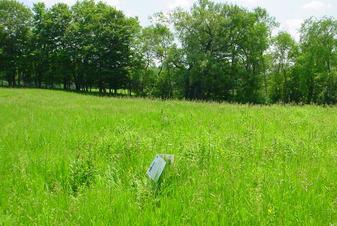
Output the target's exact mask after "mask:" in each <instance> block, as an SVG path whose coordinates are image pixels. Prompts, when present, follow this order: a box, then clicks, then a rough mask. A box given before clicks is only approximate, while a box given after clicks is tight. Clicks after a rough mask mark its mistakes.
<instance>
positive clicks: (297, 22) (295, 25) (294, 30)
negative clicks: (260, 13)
mask: <svg viewBox="0 0 337 226" xmlns="http://www.w3.org/2000/svg"><path fill="white" fill-rule="evenodd" d="M303 22H304V19H298V18H296V19H289V20H286V21H285V23H284V24H282V26H281V30H285V31H287V32H289V33H290V34H291V35H292V36H293V37H294V38H295V39H296V40H297V41H298V40H299V39H300V28H301V26H302V23H303Z"/></svg>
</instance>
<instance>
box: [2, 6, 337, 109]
mask: <svg viewBox="0 0 337 226" xmlns="http://www.w3.org/2000/svg"><path fill="white" fill-rule="evenodd" d="M278 26H279V25H278V23H277V21H275V19H274V18H273V17H272V16H270V15H269V14H268V12H267V11H266V10H264V9H262V8H256V9H254V10H248V9H245V8H242V7H239V6H236V5H230V4H225V3H214V2H212V1H209V0H199V1H198V2H197V3H196V4H194V5H193V7H192V8H191V9H189V10H183V9H179V8H178V9H175V10H173V11H171V12H170V13H165V14H164V13H157V14H155V15H154V16H153V17H152V18H151V25H150V26H148V27H142V26H141V25H140V23H139V21H138V19H137V18H132V17H127V16H126V15H125V14H124V13H123V12H122V11H120V10H117V9H116V8H114V7H112V6H110V5H107V4H105V3H103V2H95V1H93V0H84V1H78V2H77V3H76V4H75V5H73V6H71V7H70V6H68V5H66V4H63V3H59V4H55V5H53V6H52V7H50V8H47V7H46V6H45V5H44V4H43V3H36V4H34V6H33V7H32V8H29V7H27V6H25V5H24V4H22V3H20V2H18V1H15V0H0V85H2V86H10V87H39V88H58V89H66V90H77V91H81V92H99V93H100V94H102V95H104V94H111V95H114V94H116V93H117V90H121V89H122V90H128V93H129V94H130V95H135V96H142V97H145V96H149V97H159V98H164V99H166V98H179V99H180V98H181V99H190V100H212V101H227V102H238V103H301V104H307V103H316V104H336V103H337V21H336V19H335V18H328V17H324V18H309V19H307V20H305V22H304V23H303V24H302V26H301V29H300V40H299V41H298V42H297V41H296V40H294V38H293V37H292V36H291V35H290V34H289V33H287V32H279V33H278V34H275V32H273V31H275V29H276V28H277V27H278Z"/></svg>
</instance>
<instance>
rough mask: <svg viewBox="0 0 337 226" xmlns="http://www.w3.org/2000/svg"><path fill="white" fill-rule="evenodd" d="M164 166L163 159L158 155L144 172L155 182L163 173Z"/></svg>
mask: <svg viewBox="0 0 337 226" xmlns="http://www.w3.org/2000/svg"><path fill="white" fill-rule="evenodd" d="M165 166H166V162H165V160H164V159H163V158H162V157H160V156H159V155H157V156H156V158H155V159H154V160H153V162H152V163H151V166H150V167H149V169H148V170H147V172H146V174H147V175H148V176H149V177H150V178H151V179H152V180H153V181H155V182H157V181H158V180H159V178H160V176H161V174H162V173H163V171H164V169H165Z"/></svg>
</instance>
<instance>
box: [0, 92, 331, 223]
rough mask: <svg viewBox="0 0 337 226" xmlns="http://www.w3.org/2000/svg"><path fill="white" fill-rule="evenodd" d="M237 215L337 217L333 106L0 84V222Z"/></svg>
mask: <svg viewBox="0 0 337 226" xmlns="http://www.w3.org/2000/svg"><path fill="white" fill-rule="evenodd" d="M157 153H172V154H175V156H176V161H175V164H174V165H173V166H169V167H168V168H166V170H165V172H164V175H163V176H162V178H161V180H160V181H159V183H158V184H154V183H153V182H151V181H150V180H149V179H148V178H147V177H146V175H145V173H146V169H147V167H148V166H149V165H150V163H151V161H152V160H153V158H154V156H155V155H156V154H157ZM238 224H241V225H331V224H337V108H336V107H318V106H304V107H294V106H263V107H261V106H248V105H230V104H215V103H193V102H179V101H156V100H144V99H126V98H121V99H118V98H99V97H92V96H84V95H79V94H73V93H65V92H61V91H47V90H25V89H0V225H238Z"/></svg>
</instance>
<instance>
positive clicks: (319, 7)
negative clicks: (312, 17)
mask: <svg viewBox="0 0 337 226" xmlns="http://www.w3.org/2000/svg"><path fill="white" fill-rule="evenodd" d="M331 7H332V5H331V4H330V3H325V2H322V1H317V0H314V1H311V2H309V3H306V4H304V5H303V6H302V8H303V9H308V10H313V11H324V10H328V9H330V8H331Z"/></svg>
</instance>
